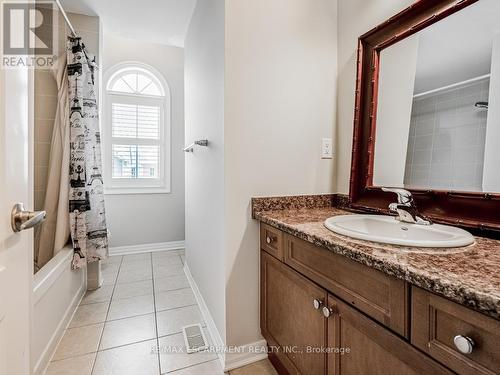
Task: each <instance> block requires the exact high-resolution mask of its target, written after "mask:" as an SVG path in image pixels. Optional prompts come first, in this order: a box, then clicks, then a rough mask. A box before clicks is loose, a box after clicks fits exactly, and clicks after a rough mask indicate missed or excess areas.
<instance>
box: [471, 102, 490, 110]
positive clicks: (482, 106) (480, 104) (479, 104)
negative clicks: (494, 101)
mask: <svg viewBox="0 0 500 375" xmlns="http://www.w3.org/2000/svg"><path fill="white" fill-rule="evenodd" d="M474 106H475V107H476V108H480V109H488V102H477V103H476V104H474Z"/></svg>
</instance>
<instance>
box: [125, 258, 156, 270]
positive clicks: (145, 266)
mask: <svg viewBox="0 0 500 375" xmlns="http://www.w3.org/2000/svg"><path fill="white" fill-rule="evenodd" d="M124 270H125V271H136V270H141V271H144V270H148V271H151V270H152V265H151V260H146V261H139V260H138V261H136V262H130V263H122V265H121V266H120V272H122V271H124Z"/></svg>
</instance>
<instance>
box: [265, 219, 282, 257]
mask: <svg viewBox="0 0 500 375" xmlns="http://www.w3.org/2000/svg"><path fill="white" fill-rule="evenodd" d="M260 248H261V249H262V250H264V251H265V252H267V253H269V254H271V255H272V256H274V257H275V258H278V259H279V260H283V232H282V231H280V230H278V229H276V228H273V227H271V226H270V225H267V224H263V223H261V224H260Z"/></svg>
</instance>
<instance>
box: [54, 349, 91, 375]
mask: <svg viewBox="0 0 500 375" xmlns="http://www.w3.org/2000/svg"><path fill="white" fill-rule="evenodd" d="M96 354H97V353H91V354H86V355H82V356H79V357H73V358H68V359H63V360H61V361H55V362H50V364H49V367H48V368H47V372H45V375H91V373H92V366H93V365H94V360H95V357H96Z"/></svg>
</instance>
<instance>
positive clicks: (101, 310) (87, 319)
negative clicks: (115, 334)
mask: <svg viewBox="0 0 500 375" xmlns="http://www.w3.org/2000/svg"><path fill="white" fill-rule="evenodd" d="M108 307H109V302H100V303H92V304H90V305H80V306H78V308H77V309H76V312H75V315H73V319H72V320H71V322H70V323H69V328H76V327H82V326H88V325H91V324H97V323H102V322H104V321H105V320H106V314H107V313H108Z"/></svg>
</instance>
